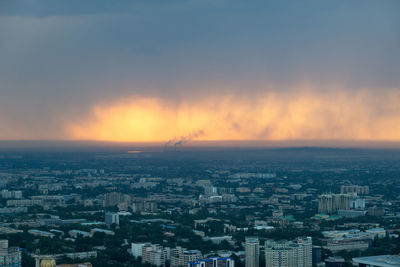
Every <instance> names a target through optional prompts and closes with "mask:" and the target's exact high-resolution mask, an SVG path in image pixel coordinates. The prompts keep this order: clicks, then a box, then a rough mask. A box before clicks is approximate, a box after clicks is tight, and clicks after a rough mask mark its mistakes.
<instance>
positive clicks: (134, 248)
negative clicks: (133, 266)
mask: <svg viewBox="0 0 400 267" xmlns="http://www.w3.org/2000/svg"><path fill="white" fill-rule="evenodd" d="M148 244H149V243H132V244H131V254H132V256H134V257H136V258H137V257H142V248H143V247H144V246H146V245H148Z"/></svg>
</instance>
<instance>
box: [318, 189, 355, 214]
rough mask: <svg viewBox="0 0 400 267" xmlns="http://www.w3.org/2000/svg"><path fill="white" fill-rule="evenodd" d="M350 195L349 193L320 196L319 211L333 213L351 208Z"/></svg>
mask: <svg viewBox="0 0 400 267" xmlns="http://www.w3.org/2000/svg"><path fill="white" fill-rule="evenodd" d="M350 197H351V195H348V194H325V195H320V196H319V197H318V212H319V213H328V214H333V213H336V212H337V211H338V210H348V209H350Z"/></svg>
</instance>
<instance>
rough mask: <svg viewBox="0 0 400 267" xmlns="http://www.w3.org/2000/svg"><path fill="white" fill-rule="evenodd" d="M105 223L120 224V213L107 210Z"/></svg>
mask: <svg viewBox="0 0 400 267" xmlns="http://www.w3.org/2000/svg"><path fill="white" fill-rule="evenodd" d="M105 223H106V224H107V225H111V224H114V223H115V224H116V225H119V214H118V213H114V212H107V213H106V216H105Z"/></svg>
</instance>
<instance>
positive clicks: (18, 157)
mask: <svg viewBox="0 0 400 267" xmlns="http://www.w3.org/2000/svg"><path fill="white" fill-rule="evenodd" d="M127 149H129V147H127V148H125V147H113V148H109V147H108V148H107V147H98V148H96V149H94V148H80V147H76V148H74V149H72V148H64V149H61V150H60V148H48V149H41V150H37V149H31V150H30V151H29V150H25V151H24V150H20V151H15V150H8V149H3V150H2V151H1V153H0V155H1V157H0V163H1V164H0V166H1V169H0V175H1V185H0V186H1V188H2V189H1V191H0V196H1V205H2V207H1V208H0V219H1V227H0V235H1V239H2V240H1V242H0V245H1V249H2V251H1V253H2V254H1V260H2V261H1V262H2V264H3V266H21V264H22V266H171V267H179V266H188V267H208V266H226V267H234V266H246V267H258V266H265V267H275V266H310V267H311V266H328V267H330V266H399V261H400V256H398V254H399V252H400V237H399V233H400V206H399V203H400V200H399V199H400V190H399V188H400V183H399V179H398V177H399V175H400V151H398V150H377V149H327V148H312V147H309V148H307V147H305V148H292V149H290V148H276V149H254V148H253V149H249V148H236V149H226V148H214V149H211V148H209V149H207V148H202V149H199V148H197V149H196V148H193V147H182V148H180V149H179V150H176V151H175V150H172V151H168V150H167V151H165V150H163V149H162V148H161V147H159V148H142V150H141V151H136V152H135V153H130V151H128V150H127ZM374 261H376V262H377V263H373V264H372V263H370V262H374ZM390 264H391V265H390Z"/></svg>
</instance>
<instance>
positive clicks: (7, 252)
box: [0, 240, 21, 267]
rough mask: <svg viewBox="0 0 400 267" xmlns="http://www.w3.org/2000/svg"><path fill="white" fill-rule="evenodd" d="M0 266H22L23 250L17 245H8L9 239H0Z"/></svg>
mask: <svg viewBox="0 0 400 267" xmlns="http://www.w3.org/2000/svg"><path fill="white" fill-rule="evenodd" d="M0 266H2V267H21V251H19V248H17V247H8V240H0Z"/></svg>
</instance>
